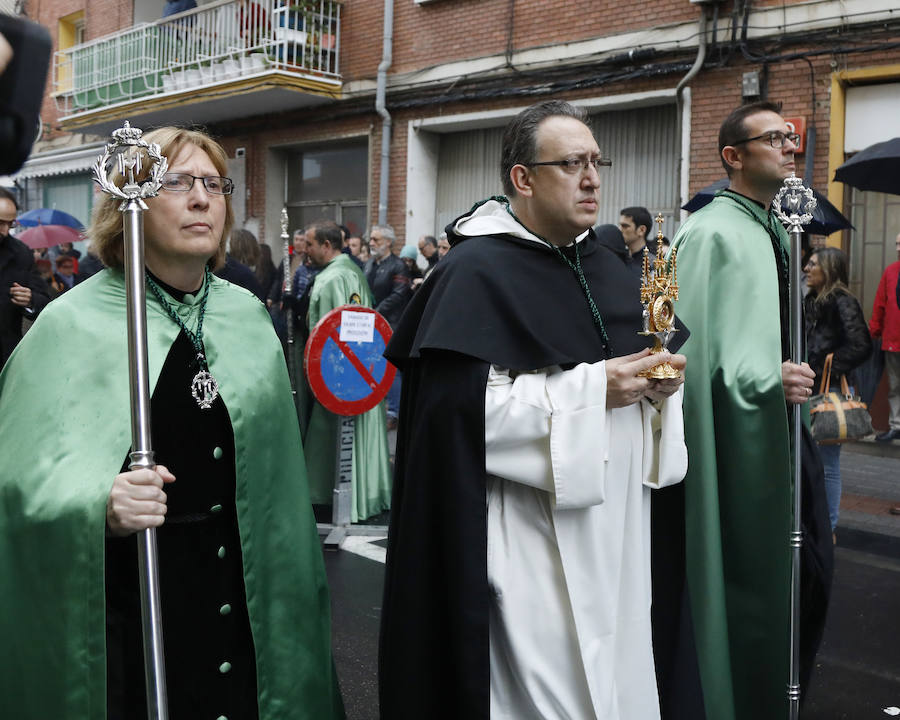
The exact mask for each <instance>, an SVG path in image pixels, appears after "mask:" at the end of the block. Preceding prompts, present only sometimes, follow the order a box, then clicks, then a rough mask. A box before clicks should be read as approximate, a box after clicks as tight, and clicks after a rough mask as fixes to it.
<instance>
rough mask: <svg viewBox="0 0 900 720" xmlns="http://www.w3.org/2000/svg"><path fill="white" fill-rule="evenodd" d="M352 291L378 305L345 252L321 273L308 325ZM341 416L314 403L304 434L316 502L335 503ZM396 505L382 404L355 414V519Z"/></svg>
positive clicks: (312, 295)
mask: <svg viewBox="0 0 900 720" xmlns="http://www.w3.org/2000/svg"><path fill="white" fill-rule="evenodd" d="M353 295H357V296H359V303H360V304H361V305H363V306H365V307H369V308H370V307H373V303H372V293H371V292H370V290H369V284H368V282H367V281H366V276H365V275H363V273H362V271H361V270H360V269H359V268H358V267H357V266H356V264H355V263H354V262H353V261H352V260H351V259H350V257H349V256H348V255H345V254H344V253H341V254H340V255H338V256H337V257H335V258H334V259H332V260H331V262H329V263H328V264H327V265H326V266H325V267H324V268H323V269H322V270H321V271H320V272H319V274H318V275H316V279H315V281H314V283H313V287H312V292H311V293H310V298H309V328H310V330H312V328H314V327H315V325H316V323H317V322H319V320H321V319H322V318H323V317H324V316H325V315H326V314H327V313H328V312H330V311H331V310H333V309H334V308H336V307H339V306H341V305H347V304H348V303H350V301H351V298H352V296H353ZM337 433H338V416H337V415H334V414H332V413H330V412H329V411H328V410H326V409H325V408H324V407H322V406H321V405H320V404H319V403H315V405H314V406H313V408H312V414H311V417H310V421H309V429H308V430H307V431H306V435H305V436H304V438H303V446H304V448H305V451H306V470H307V474H308V475H309V488H310V495H311V496H312V501H313V502H314V503H330V502H331V501H332V491H333V490H334V473H335V459H336V452H337ZM390 506H391V468H390V455H389V451H388V443H387V428H386V425H385V414H384V407H383V405H382V403H379V404H378V405H377V406H376V407H374V408H372V409H371V410H369V411H368V412H365V413H363V414H362V415H357V416H356V423H355V428H354V435H353V502H352V503H351V510H350V519H351V521H352V522H357V521H359V520H365V519H366V518H369V517H371V516H373V515H377V514H378V513H380V512H382V511H384V510H387V509H388V508H390Z"/></svg>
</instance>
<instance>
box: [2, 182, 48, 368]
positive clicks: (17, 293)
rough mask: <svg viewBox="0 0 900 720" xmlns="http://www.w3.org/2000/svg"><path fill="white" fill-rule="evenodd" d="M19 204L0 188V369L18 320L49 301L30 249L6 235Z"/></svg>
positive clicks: (19, 332)
mask: <svg viewBox="0 0 900 720" xmlns="http://www.w3.org/2000/svg"><path fill="white" fill-rule="evenodd" d="M18 212H19V205H18V203H17V202H16V198H15V196H14V195H13V194H12V193H11V192H9V191H8V190H6V189H4V188H0V369H2V367H3V365H5V364H6V360H7V358H8V357H9V356H10V353H12V351H13V349H14V348H15V347H16V345H18V343H19V340H21V339H22V320H23V319H28V320H34V319H35V318H36V317H37V315H38V313H39V312H40V311H41V310H43V309H44V306H45V305H46V304H47V303H48V302H50V297H49V294H48V291H47V284H46V283H45V282H44V281H43V279H42V278H41V275H40V273H39V272H38V270H37V268H36V267H35V265H34V255H33V254H32V252H31V250H30V249H29V248H28V247H27V246H26V245H25V244H24V243H22V242H20V241H19V240H16V239H15V238H14V237H12V236H11V235H10V234H9V231H10V230H11V229H12V228H14V227H15V226H16V215H17V214H18Z"/></svg>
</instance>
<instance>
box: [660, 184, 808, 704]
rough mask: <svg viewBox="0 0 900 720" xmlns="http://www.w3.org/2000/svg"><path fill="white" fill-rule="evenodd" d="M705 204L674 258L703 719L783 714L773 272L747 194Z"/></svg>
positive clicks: (781, 434)
mask: <svg viewBox="0 0 900 720" xmlns="http://www.w3.org/2000/svg"><path fill="white" fill-rule="evenodd" d="M741 201H742V202H743V205H746V206H747V207H743V206H742V205H739V204H738V201H736V200H734V199H732V198H731V197H729V196H728V195H723V196H717V197H716V198H715V199H714V200H713V201H712V202H711V203H710V204H709V205H707V206H706V207H704V208H703V209H702V210H700V211H698V212H696V213H694V214H693V215H691V217H690V218H688V220H687V221H686V222H685V223H684V224H683V225H682V227H681V229H680V230H679V232H678V234H677V235H676V237H675V240H674V243H673V246H672V247H673V250H676V249H677V269H678V285H679V291H678V292H679V298H678V301H677V302H676V304H675V311H676V313H677V314H678V316H679V317H680V318H681V319H682V320H683V321H684V322H685V324H686V325H687V326H688V327H690V328H691V337H690V339H689V340H688V341H687V342H686V343H685V345H684V347H683V348H682V350H681V352H682V353H684V354H685V355H686V356H687V358H688V363H687V370H686V373H685V385H684V429H685V441H686V444H687V448H688V472H687V476H686V477H685V479H684V487H685V512H686V537H687V576H688V588H689V594H690V599H691V606H692V611H693V621H694V626H695V636H696V645H697V653H698V658H699V663H700V674H701V679H702V685H703V696H704V701H705V704H706V713H707V717H709V718H715V720H760V719H761V718H780V717H786V716H787V713H788V703H787V690H786V685H787V682H788V679H789V678H788V659H789V649H788V648H789V632H790V631H789V627H790V622H789V617H790V616H789V610H790V574H791V566H790V549H789V547H788V536H789V531H790V525H791V460H790V439H789V432H788V419H787V411H786V407H785V398H784V390H783V388H782V381H781V363H782V360H783V358H782V337H781V327H780V326H781V323H780V306H779V284H778V268H777V265H776V260H775V252H774V248H773V243H772V240H771V239H770V235H769V234H768V232H767V231H766V229H765V227H766V225H769V226H770V227H771V228H772V230H773V232H775V233H777V237H778V239H779V241H780V243H781V244H782V247H784V249H785V250H787V248H788V236H787V233H786V232H785V230H784V228H783V227H782V226H781V224H780V223H778V222H777V221H774V219H773V218H772V217H770V216H769V215H768V214H767V213H766V211H765V210H763V209H762V208H761V207H759V206H758V205H756V204H754V203H753V202H752V201H750V200H749V199H745V198H741Z"/></svg>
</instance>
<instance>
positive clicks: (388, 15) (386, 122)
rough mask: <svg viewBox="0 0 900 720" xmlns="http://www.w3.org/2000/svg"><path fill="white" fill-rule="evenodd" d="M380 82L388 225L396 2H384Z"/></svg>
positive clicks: (382, 217)
mask: <svg viewBox="0 0 900 720" xmlns="http://www.w3.org/2000/svg"><path fill="white" fill-rule="evenodd" d="M383 43H384V45H383V49H382V51H381V63H380V64H379V65H378V80H377V83H376V86H375V110H376V112H377V113H378V114H379V115H381V119H382V122H381V177H380V179H379V184H378V224H379V225H385V224H386V223H387V205H388V190H389V189H390V170H391V114H390V113H389V112H388V111H387V108H386V107H385V95H386V93H387V71H388V68H389V67H390V66H391V60H392V57H393V51H394V0H384V40H383Z"/></svg>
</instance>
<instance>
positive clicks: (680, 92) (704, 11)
mask: <svg viewBox="0 0 900 720" xmlns="http://www.w3.org/2000/svg"><path fill="white" fill-rule="evenodd" d="M708 9H709V6H708V5H707V4H706V3H704V4H703V6H702V7H701V8H700V20H699V23H698V27H697V58H696V59H695V60H694V64H693V66H692V67H691V69H690V70H688V72H687V75H685V76H684V77H683V78H681V82H679V83H678V85H677V87H676V88H675V117H676V122H677V127H678V131H677V133H676V135H675V137H676V142H677V143H678V168H677V171H676V175H675V177H677V178H678V180H677V182H676V190H675V216H674V219H675V220H677V219H678V215H679V210H680V208H681V205H682V202H681V200H682V198H681V168H682V167H683V166H684V162H685V157H684V143H683V142H682V137H681V136H682V133H683V132H684V120H683V118H682V116H683V111H684V89H685V88H686V87H687V85H688V83H689V82H690V81H691V80H693V79H694V78H695V77H696V75H697V73H699V72H700V69H701V68H702V67H703V61H704V60H706V24H707V22H708V20H709V18H708Z"/></svg>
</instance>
